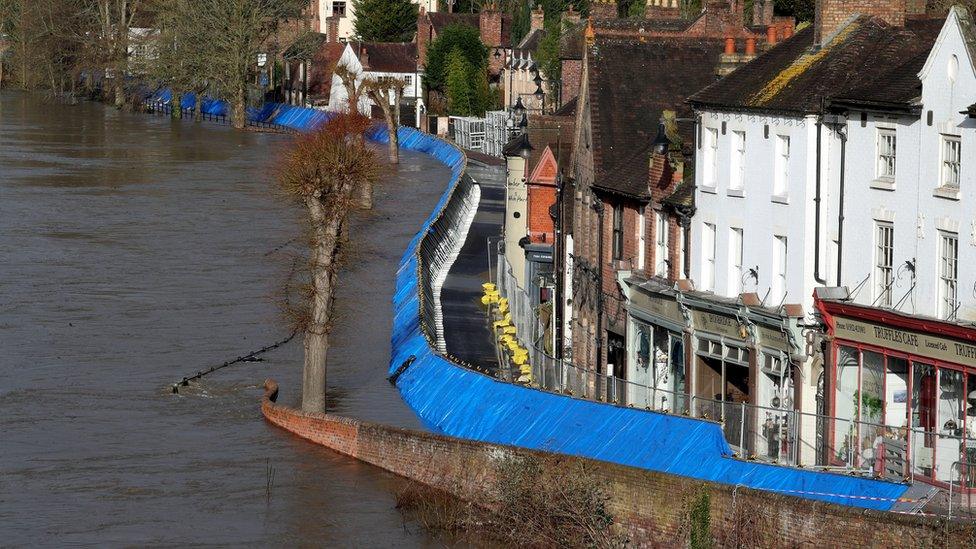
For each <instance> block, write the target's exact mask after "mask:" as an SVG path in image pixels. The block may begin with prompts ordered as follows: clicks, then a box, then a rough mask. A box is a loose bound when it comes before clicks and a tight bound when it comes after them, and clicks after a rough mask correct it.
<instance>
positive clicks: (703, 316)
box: [691, 310, 746, 341]
mask: <svg viewBox="0 0 976 549" xmlns="http://www.w3.org/2000/svg"><path fill="white" fill-rule="evenodd" d="M691 319H692V321H693V322H694V324H695V330H696V331H700V332H710V333H713V334H718V335H722V336H724V337H727V338H729V339H734V340H737V341H745V339H746V337H745V334H743V330H742V329H741V328H740V325H739V320H738V319H737V318H735V317H734V316H728V315H723V314H718V313H713V312H711V311H696V310H692V311H691Z"/></svg>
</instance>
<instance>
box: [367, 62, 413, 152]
mask: <svg viewBox="0 0 976 549" xmlns="http://www.w3.org/2000/svg"><path fill="white" fill-rule="evenodd" d="M365 84H366V95H367V96H368V97H369V98H370V99H371V100H372V101H373V102H374V103H376V104H377V105H379V107H380V110H381V111H383V118H384V119H385V120H386V127H387V130H389V134H390V140H389V149H390V162H392V163H393V164H399V163H400V138H399V136H398V135H397V130H398V129H399V128H400V102H401V101H402V99H403V88H404V83H403V80H401V79H399V78H385V79H379V78H371V79H368V80H367V81H366V83H365Z"/></svg>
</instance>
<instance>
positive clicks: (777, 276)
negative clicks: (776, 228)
mask: <svg viewBox="0 0 976 549" xmlns="http://www.w3.org/2000/svg"><path fill="white" fill-rule="evenodd" d="M772 286H773V287H772V288H771V294H772V298H773V299H775V300H776V301H778V302H782V301H783V299H785V298H786V237H785V236H776V237H774V238H773V285H772ZM778 304H779V303H777V305H778Z"/></svg>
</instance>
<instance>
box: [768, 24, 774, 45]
mask: <svg viewBox="0 0 976 549" xmlns="http://www.w3.org/2000/svg"><path fill="white" fill-rule="evenodd" d="M766 43H767V44H769V45H770V46H774V45H776V27H774V26H772V25H770V26H768V27H766Z"/></svg>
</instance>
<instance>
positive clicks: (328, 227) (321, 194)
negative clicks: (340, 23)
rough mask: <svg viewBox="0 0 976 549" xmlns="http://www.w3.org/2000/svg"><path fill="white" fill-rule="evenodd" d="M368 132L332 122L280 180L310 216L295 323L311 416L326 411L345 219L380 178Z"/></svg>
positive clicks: (352, 119) (360, 121)
mask: <svg viewBox="0 0 976 549" xmlns="http://www.w3.org/2000/svg"><path fill="white" fill-rule="evenodd" d="M368 127H369V120H368V119H366V118H365V117H363V116H361V115H358V114H355V113H350V114H341V115H338V116H336V117H334V118H333V119H332V120H330V121H329V122H328V123H327V124H326V125H325V126H324V127H323V128H321V129H319V130H318V131H316V132H315V133H313V134H310V135H307V136H304V137H301V138H299V139H298V140H297V141H296V143H295V146H294V148H293V149H292V150H291V151H290V152H289V153H287V155H286V157H285V160H284V163H283V165H282V167H281V170H280V174H279V177H278V180H279V183H280V185H281V187H282V189H283V190H284V191H285V192H286V193H288V194H289V195H290V196H292V197H294V198H295V199H297V200H298V201H299V202H301V203H302V204H303V205H304V206H305V208H306V209H307V211H308V225H309V231H310V232H309V234H310V238H309V247H310V248H311V253H310V262H309V268H310V271H309V280H310V291H309V305H308V308H307V310H304V311H303V314H301V315H299V318H300V320H301V323H300V328H301V329H303V330H304V333H305V340H304V346H305V364H304V369H303V375H302V409H303V410H305V411H309V412H324V411H325V381H326V359H327V354H328V349H329V332H330V330H331V326H332V316H333V314H334V311H333V304H334V301H335V290H336V285H337V277H338V268H339V261H340V259H341V255H342V247H343V241H344V240H345V237H346V234H345V233H346V220H347V218H348V216H349V212H350V210H352V209H353V208H354V207H355V198H354V197H355V193H356V190H357V188H359V187H362V186H363V185H372V184H373V183H374V182H375V181H376V179H377V177H378V174H379V171H378V165H377V159H376V153H375V151H374V150H373V149H372V148H370V147H369V146H368V145H367V144H366V141H365V139H364V135H365V132H366V130H367V128H368Z"/></svg>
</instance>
